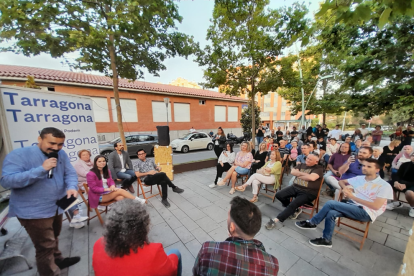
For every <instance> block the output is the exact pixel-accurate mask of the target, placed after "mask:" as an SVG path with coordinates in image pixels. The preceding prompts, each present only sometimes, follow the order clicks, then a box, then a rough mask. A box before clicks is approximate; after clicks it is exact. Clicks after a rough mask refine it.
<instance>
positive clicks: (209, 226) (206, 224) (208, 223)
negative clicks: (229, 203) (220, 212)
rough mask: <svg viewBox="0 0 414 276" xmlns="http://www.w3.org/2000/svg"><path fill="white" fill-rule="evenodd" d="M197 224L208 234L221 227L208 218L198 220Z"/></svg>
mask: <svg viewBox="0 0 414 276" xmlns="http://www.w3.org/2000/svg"><path fill="white" fill-rule="evenodd" d="M195 223H197V224H198V226H200V228H201V229H203V230H204V231H206V232H211V231H213V230H214V229H217V228H219V227H220V225H219V224H218V223H217V222H215V221H214V220H213V219H212V218H210V217H208V216H206V217H204V218H202V219H199V220H196V221H195Z"/></svg>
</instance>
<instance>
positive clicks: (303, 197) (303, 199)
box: [276, 185, 316, 222]
mask: <svg viewBox="0 0 414 276" xmlns="http://www.w3.org/2000/svg"><path fill="white" fill-rule="evenodd" d="M292 197H294V198H295V199H293V200H292V202H290V198H292ZM276 198H277V199H278V200H279V201H280V202H282V205H283V207H286V208H285V210H283V211H282V212H281V213H280V214H279V215H277V219H278V220H279V221H281V222H283V221H285V220H286V219H287V218H289V216H291V215H293V213H295V211H296V209H297V208H299V207H301V206H303V205H304V204H306V203H309V202H312V201H314V200H315V199H316V196H315V195H312V194H310V193H307V192H305V191H303V190H301V189H299V188H296V187H295V186H293V185H292V186H289V187H286V188H284V189H283V190H281V191H279V192H277V193H276Z"/></svg>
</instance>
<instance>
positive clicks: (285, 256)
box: [260, 235, 299, 273]
mask: <svg viewBox="0 0 414 276" xmlns="http://www.w3.org/2000/svg"><path fill="white" fill-rule="evenodd" d="M260 241H261V242H262V243H263V245H264V247H265V249H266V252H267V253H269V254H271V255H273V256H274V257H276V258H277V259H278V261H279V271H280V272H281V273H286V272H287V271H288V270H289V269H290V268H291V267H292V266H293V265H294V264H295V263H296V262H297V261H298V260H299V257H298V256H296V255H295V254H293V253H292V252H290V251H289V250H287V249H285V248H284V247H283V246H280V244H278V243H276V242H274V241H273V240H271V239H269V238H267V237H266V236H264V235H263V236H262V237H261V240H260Z"/></svg>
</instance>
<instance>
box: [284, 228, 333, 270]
mask: <svg viewBox="0 0 414 276" xmlns="http://www.w3.org/2000/svg"><path fill="white" fill-rule="evenodd" d="M297 229H298V230H300V229H299V228H297ZM280 231H281V232H283V233H285V234H286V235H288V236H290V237H292V238H294V239H295V240H296V241H298V242H301V243H303V244H304V245H306V246H308V247H312V249H313V250H316V251H318V252H319V253H321V254H322V255H324V256H325V257H328V258H330V259H331V260H333V261H335V262H336V261H338V260H339V258H340V257H341V255H340V254H339V253H338V252H336V251H334V250H332V249H330V248H326V247H314V246H311V245H310V244H309V237H307V236H304V235H302V234H301V233H299V232H296V231H295V230H292V229H291V228H288V227H283V228H281V229H280Z"/></svg>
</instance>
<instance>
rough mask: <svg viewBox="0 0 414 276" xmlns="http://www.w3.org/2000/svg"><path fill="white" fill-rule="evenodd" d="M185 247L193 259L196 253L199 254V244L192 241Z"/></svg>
mask: <svg viewBox="0 0 414 276" xmlns="http://www.w3.org/2000/svg"><path fill="white" fill-rule="evenodd" d="M185 247H187V249H188V251H190V252H191V254H192V255H193V257H194V258H197V255H198V252H200V249H201V243H200V242H199V241H198V240H196V239H194V240H192V241H189V242H187V243H186V244H185Z"/></svg>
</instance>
